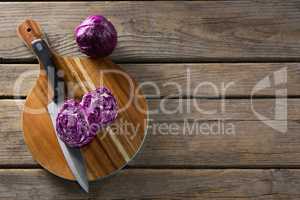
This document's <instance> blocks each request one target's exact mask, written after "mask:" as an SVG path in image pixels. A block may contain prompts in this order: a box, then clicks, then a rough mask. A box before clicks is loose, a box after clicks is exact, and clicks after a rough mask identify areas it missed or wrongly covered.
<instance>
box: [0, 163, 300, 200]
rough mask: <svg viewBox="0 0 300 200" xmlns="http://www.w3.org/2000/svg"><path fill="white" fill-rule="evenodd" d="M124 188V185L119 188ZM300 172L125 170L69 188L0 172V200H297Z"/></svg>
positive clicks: (35, 176)
mask: <svg viewBox="0 0 300 200" xmlns="http://www.w3.org/2000/svg"><path fill="white" fill-rule="evenodd" d="M124 183H126V184H124ZM299 188H300V170H296V169H292V170H291V169H290V170H288V169H281V170H246V169H245V170H169V169H165V170H151V169H129V170H122V171H121V172H120V173H119V174H117V175H115V176H113V177H110V178H106V179H104V180H101V181H97V182H93V183H91V186H90V193H89V194H87V193H84V192H83V191H81V190H80V189H79V186H78V185H77V184H76V183H75V182H69V181H64V180H62V179H60V178H58V177H55V176H53V175H50V174H49V173H47V172H45V171H43V170H40V169H25V170H24V169H19V170H16V169H11V170H9V169H3V170H0V198H1V199H11V200H15V199H20V198H21V199H24V200H31V199H40V200H44V199H45V200H46V199H47V200H48V199H86V198H91V199H163V200H165V199H174V200H178V199H224V200H225V199H245V200H254V199H255V200H269V199H278V200H279V199H282V200H286V199H298V198H299V197H300V192H299V191H300V190H299Z"/></svg>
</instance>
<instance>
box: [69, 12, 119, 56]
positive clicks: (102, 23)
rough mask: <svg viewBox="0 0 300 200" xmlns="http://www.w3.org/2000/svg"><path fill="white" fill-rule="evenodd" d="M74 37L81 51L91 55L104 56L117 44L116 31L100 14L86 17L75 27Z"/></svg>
mask: <svg viewBox="0 0 300 200" xmlns="http://www.w3.org/2000/svg"><path fill="white" fill-rule="evenodd" d="M75 38H76V42H77V44H78V46H79V49H80V51H81V52H83V53H85V54H86V55H88V56H91V57H105V56H108V55H109V54H111V53H112V51H113V50H114V49H115V47H116V45H117V31H116V29H115V27H114V26H113V24H112V23H111V22H110V21H108V20H107V19H106V18H105V17H103V16H101V15H93V16H89V17H88V18H86V19H85V20H84V21H83V22H82V23H81V24H79V25H78V26H77V27H76V28H75Z"/></svg>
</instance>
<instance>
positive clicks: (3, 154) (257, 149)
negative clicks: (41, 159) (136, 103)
mask: <svg viewBox="0 0 300 200" xmlns="http://www.w3.org/2000/svg"><path fill="white" fill-rule="evenodd" d="M157 101H159V100H149V108H150V109H153V108H157V104H158V102H157ZM168 101H169V102H168V103H167V104H168V105H170V106H171V105H176V104H177V101H178V100H176V99H169V100H168ZM199 101H201V102H202V103H201V104H200V105H202V106H203V108H205V109H208V108H212V106H213V105H218V104H219V103H220V101H221V100H214V101H211V100H206V101H204V100H199ZM218 101H219V102H218ZM212 102H213V103H212ZM247 102H248V104H247ZM272 102H273V103H272ZM16 103H20V105H21V106H22V105H23V103H24V100H15V101H14V100H1V101H0V127H1V130H0V165H2V166H24V165H35V164H36V163H35V162H34V161H33V160H32V158H31V155H30V153H29V152H28V151H27V149H26V146H25V144H24V141H23V137H22V130H21V127H20V110H19V109H18V108H17V106H16ZM249 103H250V100H238V99H236V100H234V99H231V100H228V101H226V103H225V107H226V109H227V110H226V111H225V112H224V113H222V112H216V113H213V114H204V113H201V112H199V113H196V112H194V111H193V112H192V113H191V114H188V113H187V112H186V111H184V112H183V113H180V112H178V113H175V114H171V115H163V114H162V113H161V112H160V113H161V114H159V113H158V114H153V115H151V116H150V118H151V119H152V120H151V123H150V125H149V128H148V136H147V138H146V142H145V146H144V147H143V150H142V153H141V154H139V155H138V156H137V158H136V159H135V160H134V161H133V162H131V163H130V165H131V166H136V167H137V166H139V167H141V166H147V167H155V166H194V167H207V166H209V167H216V166H217V167H231V166H235V167H245V166H248V167H249V166H253V167H263V166H273V167H284V166H285V167H293V166H294V167H295V166H300V136H299V130H300V125H299V118H300V116H299V114H300V112H299V107H300V105H299V103H300V101H299V99H289V100H288V120H289V121H288V122H287V132H286V133H281V132H280V131H278V130H277V129H276V130H275V129H273V128H271V127H269V126H268V125H266V124H265V123H264V122H262V121H258V119H257V118H256V117H255V115H254V114H253V112H252V111H251V109H249ZM253 104H254V107H256V108H257V112H259V113H260V114H261V115H264V116H266V117H270V118H271V119H272V115H273V114H274V113H272V108H273V107H274V105H275V102H274V101H273V99H270V100H268V99H258V100H254V101H253ZM171 107H172V106H171ZM191 110H193V109H191ZM226 113H227V114H226ZM224 119H225V120H224ZM207 120H208V121H207ZM223 120H224V121H223ZM280 122H281V123H282V122H285V121H278V123H280Z"/></svg>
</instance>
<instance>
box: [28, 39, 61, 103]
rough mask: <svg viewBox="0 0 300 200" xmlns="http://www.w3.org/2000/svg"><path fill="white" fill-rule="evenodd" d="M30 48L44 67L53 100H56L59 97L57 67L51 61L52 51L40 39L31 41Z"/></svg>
mask: <svg viewBox="0 0 300 200" xmlns="http://www.w3.org/2000/svg"><path fill="white" fill-rule="evenodd" d="M31 46H32V49H33V51H34V53H35V54H36V56H37V57H38V58H39V62H40V63H41V64H42V65H43V66H44V67H45V70H46V74H47V77H48V83H49V84H50V85H51V87H52V89H53V93H54V94H53V100H54V101H57V99H58V97H59V91H60V90H59V88H58V81H59V78H58V76H57V69H56V67H55V65H54V63H53V61H52V53H51V50H50V48H49V47H48V45H47V43H46V42H45V41H44V40H42V39H37V40H34V41H32V43H31Z"/></svg>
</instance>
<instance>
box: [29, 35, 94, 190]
mask: <svg viewBox="0 0 300 200" xmlns="http://www.w3.org/2000/svg"><path fill="white" fill-rule="evenodd" d="M31 45H32V49H33V51H34V53H35V54H36V55H37V57H38V58H39V62H40V63H41V64H42V65H43V66H44V67H45V70H46V74H47V77H48V84H49V85H50V86H51V87H52V88H53V93H54V95H53V98H52V100H51V102H50V103H49V104H48V106H47V108H48V113H49V115H50V118H51V121H52V124H53V128H54V131H55V135H56V137H57V140H58V143H59V146H60V148H61V150H62V152H63V154H64V157H65V159H66V161H67V163H68V166H69V168H70V169H71V171H72V174H73V175H74V177H75V178H76V181H77V182H78V183H79V185H80V186H81V187H82V188H83V189H84V190H85V191H86V192H89V182H88V178H87V174H86V168H85V163H84V159H83V157H82V155H81V152H80V149H79V148H72V147H69V146H67V145H66V144H65V143H64V142H63V141H62V140H61V139H60V138H59V137H58V135H57V132H56V117H57V114H58V112H59V110H60V108H61V106H62V104H63V100H64V95H63V88H62V87H58V84H59V81H60V78H59V77H58V76H57V69H56V68H55V65H54V63H53V61H52V58H51V55H52V53H51V51H50V49H49V47H48V45H47V43H46V42H45V41H44V40H42V39H36V40H34V41H32V43H31ZM60 83H61V82H60Z"/></svg>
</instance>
